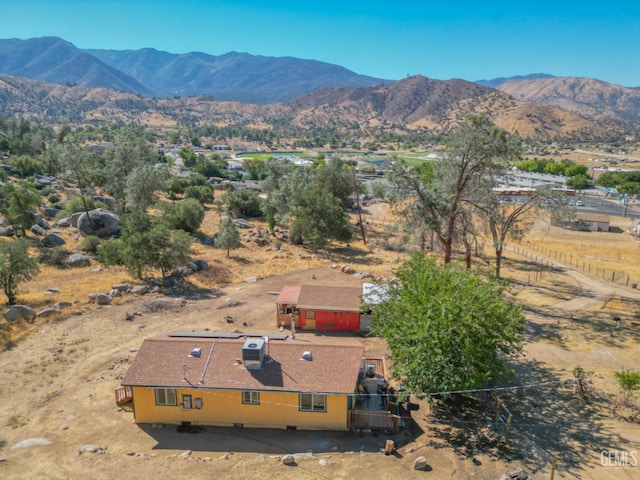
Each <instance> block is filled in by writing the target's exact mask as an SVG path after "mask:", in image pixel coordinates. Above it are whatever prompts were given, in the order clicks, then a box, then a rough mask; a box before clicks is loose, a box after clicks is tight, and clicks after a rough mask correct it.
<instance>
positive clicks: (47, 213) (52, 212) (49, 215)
mask: <svg viewBox="0 0 640 480" xmlns="http://www.w3.org/2000/svg"><path fill="white" fill-rule="evenodd" d="M61 211H62V210H60V209H59V208H53V207H47V208H45V209H44V211H43V212H42V214H43V215H44V218H46V219H47V220H53V219H54V218H56V217H57V216H58V214H59V213H60V212H61Z"/></svg>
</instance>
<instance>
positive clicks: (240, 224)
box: [233, 218, 253, 228]
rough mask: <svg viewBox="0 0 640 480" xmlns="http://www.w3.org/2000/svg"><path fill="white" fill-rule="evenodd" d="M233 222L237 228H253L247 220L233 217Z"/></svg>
mask: <svg viewBox="0 0 640 480" xmlns="http://www.w3.org/2000/svg"><path fill="white" fill-rule="evenodd" d="M233 223H234V225H235V226H236V227H238V228H253V223H251V222H247V221H246V220H244V219H242V218H234V219H233Z"/></svg>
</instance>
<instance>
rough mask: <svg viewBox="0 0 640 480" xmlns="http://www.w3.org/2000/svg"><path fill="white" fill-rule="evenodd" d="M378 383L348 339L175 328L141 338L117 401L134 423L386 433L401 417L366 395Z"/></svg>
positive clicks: (377, 369) (371, 362) (378, 371)
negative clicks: (129, 412) (131, 414)
mask: <svg viewBox="0 0 640 480" xmlns="http://www.w3.org/2000/svg"><path fill="white" fill-rule="evenodd" d="M384 381H386V379H385V372H384V360H383V359H381V358H365V357H364V347H363V346H362V345H361V344H360V343H359V342H358V341H357V340H355V339H336V338H331V339H327V338H315V337H313V336H309V337H308V338H306V337H305V338H301V337H300V336H298V337H297V338H296V339H292V338H291V337H289V336H287V335H280V336H277V335H275V336H270V337H267V336H260V335H256V336H251V335H247V334H225V333H219V334H216V333H212V332H176V333H173V334H170V335H163V336H160V337H156V338H151V339H147V340H145V341H144V343H143V344H142V346H141V348H140V350H139V351H138V353H137V355H136V357H135V359H134V361H133V363H132V365H131V367H130V368H129V370H128V371H127V373H126V375H125V377H124V378H123V380H122V383H121V385H122V387H121V388H119V389H118V390H117V391H116V402H117V403H118V404H125V403H128V402H131V403H132V408H133V412H134V419H135V422H136V423H162V424H174V425H215V426H236V427H238V426H242V427H263V428H286V429H306V430H348V429H357V428H374V427H376V428H381V429H387V430H394V431H395V430H397V429H398V428H399V426H400V417H398V416H397V415H395V414H393V413H391V412H390V411H388V409H387V407H388V405H385V404H379V403H378V399H377V398H376V399H375V401H371V398H375V393H376V392H375V385H376V384H377V383H378V382H384ZM362 385H365V387H366V389H367V392H365V393H366V395H362V393H363V392H362V391H359V388H360V389H362Z"/></svg>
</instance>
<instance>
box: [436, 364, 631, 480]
mask: <svg viewBox="0 0 640 480" xmlns="http://www.w3.org/2000/svg"><path fill="white" fill-rule="evenodd" d="M511 366H512V367H514V368H515V370H516V372H517V377H516V379H515V380H514V385H516V384H517V385H520V386H524V387H522V388H516V389H512V390H502V391H498V392H496V398H494V397H493V396H492V395H490V394H488V393H483V394H480V395H478V396H476V397H466V398H464V399H463V400H460V401H457V402H444V401H437V402H436V405H435V406H434V408H433V409H432V415H431V418H430V423H431V424H432V425H433V436H434V437H435V439H437V440H438V441H439V442H435V443H434V446H436V447H437V446H438V443H440V447H442V446H443V445H442V444H443V443H444V445H445V446H450V447H452V448H453V450H454V451H455V452H456V453H457V454H458V455H461V456H465V457H469V458H472V457H474V456H476V455H478V454H483V455H487V456H489V457H492V458H496V459H498V458H499V459H501V460H504V461H507V462H513V461H520V462H522V463H523V464H524V465H525V466H526V468H527V469H529V470H531V471H532V472H533V473H535V472H537V471H540V470H543V469H544V468H545V467H546V466H547V465H548V464H549V462H551V459H552V455H553V454H557V455H558V459H559V464H558V465H559V468H561V470H562V471H564V472H568V473H570V474H572V475H575V476H579V472H580V471H581V470H582V468H583V467H584V465H585V464H587V463H589V461H590V460H593V456H594V455H597V454H599V452H600V451H602V450H603V449H606V448H607V447H608V446H609V445H620V444H625V443H626V440H625V439H623V437H622V436H621V435H620V434H619V433H617V432H614V431H613V430H612V429H611V428H609V427H607V426H606V422H605V421H606V420H607V412H606V409H605V408H603V405H606V403H607V402H608V399H607V398H606V397H604V396H600V397H598V398H594V399H593V400H591V401H585V400H583V399H582V398H581V397H580V396H579V395H578V394H576V393H574V387H573V379H572V378H570V379H569V381H568V382H567V379H566V378H562V377H560V376H559V375H557V374H555V373H554V372H552V371H551V370H549V369H547V368H546V367H545V366H544V365H543V364H541V363H540V362H536V361H519V362H513V363H512V365H511ZM497 398H499V399H500V400H501V402H502V404H503V405H504V406H506V408H507V409H508V411H509V412H510V413H511V415H512V419H511V430H510V439H509V441H508V442H507V441H505V440H504V439H503V437H502V436H501V434H500V433H498V431H497V430H496V429H495V428H494V427H495V419H496V413H497V412H496V404H497Z"/></svg>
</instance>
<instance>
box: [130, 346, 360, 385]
mask: <svg viewBox="0 0 640 480" xmlns="http://www.w3.org/2000/svg"><path fill="white" fill-rule="evenodd" d="M244 340H245V339H244V338H241V339H226V338H204V337H170V336H168V335H165V336H161V337H157V338H151V339H147V340H145V341H144V343H143V344H142V347H141V348H140V350H139V351H138V353H137V355H136V357H135V359H134V361H133V363H132V365H131V367H130V368H129V370H128V371H127V373H126V375H125V376H124V378H123V380H122V385H130V386H148V387H165V388H202V389H224V390H255V391H287V392H318V393H345V394H351V393H353V391H354V388H355V385H356V383H357V380H358V374H359V371H360V365H361V362H362V358H363V355H364V347H363V346H362V345H361V344H360V343H358V342H357V341H356V340H355V339H335V338H333V339H331V343H328V342H327V340H315V339H312V337H311V338H310V339H305V340H304V341H301V340H299V339H298V340H292V339H290V338H289V339H287V340H272V341H269V342H268V353H269V359H268V360H266V359H265V362H264V363H263V366H262V368H261V369H258V370H248V369H247V368H245V367H244V365H243V364H242V363H241V362H238V361H237V360H238V359H241V358H242V346H243V344H244ZM195 348H200V349H201V355H200V357H193V356H190V354H191V352H192V351H193V350H194V349H195ZM303 352H311V357H312V360H305V359H303V358H302V354H303Z"/></svg>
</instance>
